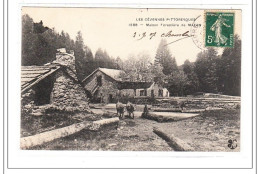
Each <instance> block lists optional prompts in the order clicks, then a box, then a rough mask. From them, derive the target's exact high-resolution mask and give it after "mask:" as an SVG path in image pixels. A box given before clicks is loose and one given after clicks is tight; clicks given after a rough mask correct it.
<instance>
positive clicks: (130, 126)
mask: <svg viewBox="0 0 260 174" xmlns="http://www.w3.org/2000/svg"><path fill="white" fill-rule="evenodd" d="M153 127H158V128H160V129H162V130H164V131H165V132H167V133H169V134H174V135H175V136H176V137H178V138H180V139H181V140H183V141H184V142H186V143H187V144H188V145H190V146H192V147H193V148H194V149H195V151H221V152H223V151H228V152H234V151H240V111H239V109H238V110H218V111H206V112H204V113H202V114H201V115H200V116H197V117H193V118H189V119H186V120H182V121H176V122H167V123H158V122H156V121H153V120H147V119H143V118H141V117H136V118H135V119H134V120H133V119H128V118H126V119H124V120H120V122H119V125H118V128H109V129H106V130H103V131H100V132H89V131H88V132H87V131H81V132H79V133H77V134H74V135H71V136H68V137H65V138H61V139H57V140H54V141H52V142H49V143H46V144H43V145H41V146H38V147H34V148H33V149H39V150H40V149H44V150H47V149H48V150H94V151H98V150H100V151H106V150H111V151H172V149H171V148H170V147H169V145H168V144H167V142H165V141H164V140H163V139H161V138H160V137H158V136H157V135H156V134H155V133H153ZM229 140H236V143H235V144H234V145H237V147H236V148H234V149H231V148H229V147H228V144H229V143H228V141H229Z"/></svg>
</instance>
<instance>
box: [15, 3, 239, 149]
mask: <svg viewBox="0 0 260 174" xmlns="http://www.w3.org/2000/svg"><path fill="white" fill-rule="evenodd" d="M241 30H242V11H241V10H240V9H236V10H234V9H232V10H231V9H229V10H227V9H218V10H214V9H171V8H168V9H160V8H158V9H155V8H73V7H70V8H59V7H58V8H57V7H56V8H51V7H50V8H47V7H22V9H21V32H22V33H21V70H20V77H21V78H20V81H21V93H20V96H21V97H20V103H21V104H20V106H21V108H20V111H21V115H20V141H19V142H20V149H21V150H23V151H30V150H37V151H41V150H48V151H49V150H50V151H51V150H55V151H57V150H58V151H152V152H156V151H160V152H169V151H182V152H240V150H241V142H240V136H241V135H240V132H241V126H240V120H241V116H240V111H241V55H242V54H241V43H242V40H241V38H242V32H241Z"/></svg>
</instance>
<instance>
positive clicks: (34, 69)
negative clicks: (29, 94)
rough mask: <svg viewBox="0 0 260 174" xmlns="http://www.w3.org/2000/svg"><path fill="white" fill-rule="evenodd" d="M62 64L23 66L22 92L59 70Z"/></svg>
mask: <svg viewBox="0 0 260 174" xmlns="http://www.w3.org/2000/svg"><path fill="white" fill-rule="evenodd" d="M60 68H61V66H58V65H48V66H22V68H21V88H22V93H23V92H25V91H27V90H28V89H30V88H31V87H32V86H33V85H35V84H37V83H38V82H40V81H41V80H42V79H44V78H46V77H48V76H49V75H51V74H52V73H54V72H56V71H57V70H59V69H60Z"/></svg>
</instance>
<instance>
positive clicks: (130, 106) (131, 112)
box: [126, 102, 135, 119]
mask: <svg viewBox="0 0 260 174" xmlns="http://www.w3.org/2000/svg"><path fill="white" fill-rule="evenodd" d="M126 110H127V112H128V116H129V117H131V115H132V119H134V117H135V116H134V110H135V107H134V105H133V104H132V103H131V102H127V104H126Z"/></svg>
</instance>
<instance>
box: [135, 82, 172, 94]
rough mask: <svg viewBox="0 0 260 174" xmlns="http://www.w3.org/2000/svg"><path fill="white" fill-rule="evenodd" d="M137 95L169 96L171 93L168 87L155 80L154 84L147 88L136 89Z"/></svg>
mask: <svg viewBox="0 0 260 174" xmlns="http://www.w3.org/2000/svg"><path fill="white" fill-rule="evenodd" d="M135 96H136V97H142V96H146V97H155V98H159V97H169V96H170V93H169V91H168V89H166V88H164V87H163V86H161V85H159V84H157V83H155V82H153V83H152V85H151V86H150V87H149V88H147V89H137V90H136V95H135Z"/></svg>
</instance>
